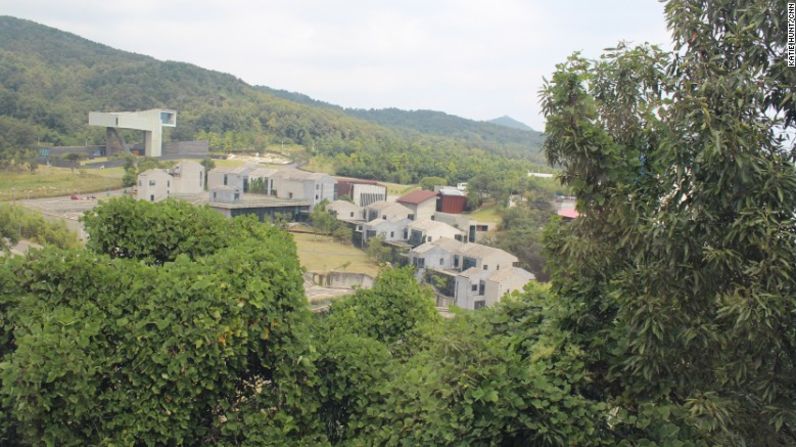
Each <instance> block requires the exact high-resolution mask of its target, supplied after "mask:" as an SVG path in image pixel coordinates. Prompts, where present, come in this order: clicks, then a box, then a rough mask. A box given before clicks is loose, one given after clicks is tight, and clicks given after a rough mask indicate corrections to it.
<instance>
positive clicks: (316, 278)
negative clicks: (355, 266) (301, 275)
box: [305, 272, 373, 289]
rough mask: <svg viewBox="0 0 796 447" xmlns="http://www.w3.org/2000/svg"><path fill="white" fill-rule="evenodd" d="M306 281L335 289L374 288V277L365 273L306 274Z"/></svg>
mask: <svg viewBox="0 0 796 447" xmlns="http://www.w3.org/2000/svg"><path fill="white" fill-rule="evenodd" d="M305 279H307V280H309V281H311V282H312V283H313V284H315V285H318V286H322V287H330V288H334V289H353V288H362V289H370V288H371V287H373V277H372V276H370V275H366V274H365V273H352V272H329V273H313V272H307V273H305Z"/></svg>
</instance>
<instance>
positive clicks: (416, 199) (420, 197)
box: [397, 189, 437, 205]
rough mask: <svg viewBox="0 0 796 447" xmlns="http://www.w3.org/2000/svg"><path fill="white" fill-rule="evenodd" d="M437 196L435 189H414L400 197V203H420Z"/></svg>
mask: <svg viewBox="0 0 796 447" xmlns="http://www.w3.org/2000/svg"><path fill="white" fill-rule="evenodd" d="M436 197H437V193H435V192H434V191H428V190H425V189H420V190H417V191H412V192H410V193H409V194H405V195H403V196H401V197H399V198H398V200H397V202H398V203H407V204H410V205H419V204H421V203H423V202H425V201H427V200H431V199H434V198H436Z"/></svg>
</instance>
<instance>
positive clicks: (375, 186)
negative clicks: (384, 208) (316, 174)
mask: <svg viewBox="0 0 796 447" xmlns="http://www.w3.org/2000/svg"><path fill="white" fill-rule="evenodd" d="M336 197H338V198H340V197H350V198H351V200H352V201H353V202H354V203H355V204H357V205H359V206H368V205H370V204H371V203H374V202H379V201H382V200H387V187H386V186H384V185H382V184H381V183H379V182H376V181H374V180H362V179H355V178H348V177H337V193H336Z"/></svg>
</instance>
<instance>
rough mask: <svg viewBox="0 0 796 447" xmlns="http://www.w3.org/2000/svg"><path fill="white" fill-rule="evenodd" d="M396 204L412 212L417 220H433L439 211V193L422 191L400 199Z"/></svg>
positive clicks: (413, 192)
mask: <svg viewBox="0 0 796 447" xmlns="http://www.w3.org/2000/svg"><path fill="white" fill-rule="evenodd" d="M396 202H398V203H400V204H401V205H404V206H406V207H407V208H409V209H410V210H412V214H413V217H412V218H413V219H415V220H422V219H431V216H433V215H434V212H435V211H436V210H437V193H435V192H434V191H427V190H424V189H421V190H417V191H412V192H410V193H408V194H405V195H403V196H401V197H399V198H398V200H396Z"/></svg>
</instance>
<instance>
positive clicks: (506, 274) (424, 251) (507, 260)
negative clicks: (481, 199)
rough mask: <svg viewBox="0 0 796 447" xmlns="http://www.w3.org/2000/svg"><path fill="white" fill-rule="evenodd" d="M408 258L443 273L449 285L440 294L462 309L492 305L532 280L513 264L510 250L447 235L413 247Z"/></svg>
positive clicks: (416, 265) (420, 266) (421, 265)
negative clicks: (450, 284) (449, 298)
mask: <svg viewBox="0 0 796 447" xmlns="http://www.w3.org/2000/svg"><path fill="white" fill-rule="evenodd" d="M409 259H410V262H411V263H412V265H414V266H415V267H416V268H418V269H430V270H433V271H436V272H439V273H441V274H443V275H445V276H447V277H448V278H449V281H452V282H453V284H452V287H448V288H446V289H447V290H448V291H447V292H444V293H443V294H445V295H447V294H449V293H450V292H452V295H453V296H452V298H454V300H455V303H456V305H457V306H459V307H462V308H464V309H478V308H480V307H484V306H490V305H493V304H495V303H497V302H498V301H500V298H501V297H502V296H503V295H505V294H506V293H508V292H512V291H514V290H520V289H522V288H523V287H524V286H525V284H527V283H528V282H529V281H532V280H534V279H535V277H534V275H533V274H532V273H530V272H528V271H526V270H524V269H522V268H519V267H515V266H514V264H515V263H516V262H517V257H516V256H514V255H512V254H511V253H508V252H506V251H504V250H501V249H499V248H494V247H487V246H485V245H481V244H475V243H465V242H460V241H456V240H452V239H447V238H442V239H438V240H434V241H431V242H426V243H424V244H422V245H420V246H418V247H415V248H413V249H412V250H411V251H410V252H409Z"/></svg>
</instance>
